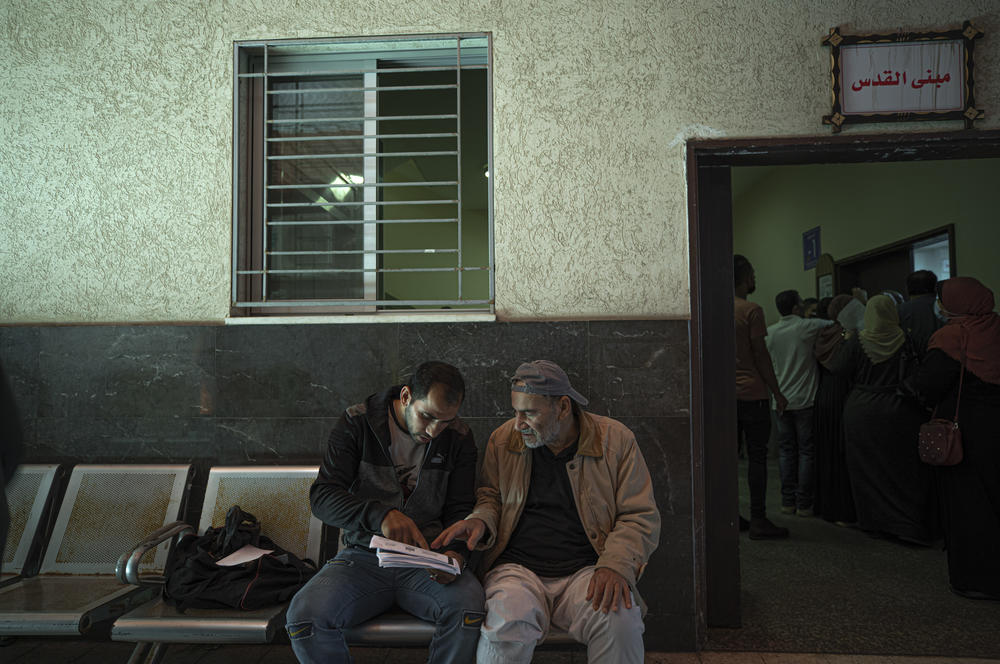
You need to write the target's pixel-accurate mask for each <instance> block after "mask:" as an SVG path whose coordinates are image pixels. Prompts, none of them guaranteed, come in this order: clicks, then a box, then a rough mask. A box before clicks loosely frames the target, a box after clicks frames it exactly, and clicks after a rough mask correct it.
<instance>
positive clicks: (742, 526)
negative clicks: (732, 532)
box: [740, 515, 750, 533]
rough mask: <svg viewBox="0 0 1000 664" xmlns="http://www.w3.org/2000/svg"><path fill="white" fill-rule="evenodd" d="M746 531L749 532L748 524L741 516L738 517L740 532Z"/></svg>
mask: <svg viewBox="0 0 1000 664" xmlns="http://www.w3.org/2000/svg"><path fill="white" fill-rule="evenodd" d="M747 530H750V522H749V521H747V520H746V519H744V518H743V516H742V515H740V532H741V533H742V532H745V531H747Z"/></svg>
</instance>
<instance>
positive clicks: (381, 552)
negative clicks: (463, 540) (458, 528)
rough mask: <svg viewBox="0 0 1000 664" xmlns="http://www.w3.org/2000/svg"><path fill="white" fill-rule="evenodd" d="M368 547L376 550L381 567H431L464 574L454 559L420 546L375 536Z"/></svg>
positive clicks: (450, 572)
mask: <svg viewBox="0 0 1000 664" xmlns="http://www.w3.org/2000/svg"><path fill="white" fill-rule="evenodd" d="M368 546H370V547H371V548H373V549H375V551H376V554H377V555H378V566H379V567H430V568H433V569H439V570H441V571H442V572H448V573H449V574H461V573H462V569H461V568H460V567H459V566H458V563H457V562H455V561H454V560H453V559H452V558H449V557H448V556H446V555H444V554H443V553H434V552H433V551H428V550H427V549H421V548H420V547H419V546H411V545H409V544H403V543H402V542H397V541H395V540H391V539H386V538H385V537H381V536H379V535H373V536H372V541H371V542H370V543H369V544H368Z"/></svg>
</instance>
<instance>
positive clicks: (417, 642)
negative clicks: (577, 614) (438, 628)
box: [344, 610, 580, 648]
mask: <svg viewBox="0 0 1000 664" xmlns="http://www.w3.org/2000/svg"><path fill="white" fill-rule="evenodd" d="M433 635H434V623H429V622H426V621H424V620H420V619H419V618H414V617H413V616H411V615H410V614H408V613H405V612H403V611H399V610H395V611H390V612H388V613H384V614H382V615H381V616H379V617H377V618H372V619H371V620H369V621H368V622H364V623H361V624H360V625H358V626H356V627H351V628H350V629H345V630H344V637H345V638H346V639H347V643H348V645H352V646H364V647H371V648H393V647H395V648H419V647H425V646H427V644H429V643H430V642H431V637H432V636H433ZM540 645H543V646H560V647H561V646H572V645H580V644H579V643H577V641H576V640H575V639H574V638H573V637H572V636H570V635H569V633H567V632H565V631H563V630H561V629H552V630H550V631H549V635H548V636H547V637H546V638H545V640H544V641H542V643H541V644H540Z"/></svg>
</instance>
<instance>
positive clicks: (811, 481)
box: [765, 290, 833, 516]
mask: <svg viewBox="0 0 1000 664" xmlns="http://www.w3.org/2000/svg"><path fill="white" fill-rule="evenodd" d="M774 303H775V305H776V306H777V307H778V313H780V314H781V320H779V321H778V322H777V323H775V324H774V325H770V326H768V328H767V337H765V338H766V340H767V349H768V351H769V352H770V353H771V359H772V360H773V362H774V373H775V375H776V376H777V377H778V386H779V387H780V388H781V393H782V394H783V395H784V396H785V398H786V399H788V405H787V406H786V407H785V409H784V411H778V468H779V472H780V474H781V511H782V512H783V513H785V514H798V515H799V516H812V515H813V499H814V496H815V478H816V467H815V465H814V461H815V450H814V445H813V443H814V436H813V402H815V400H816V390H817V388H818V387H819V370H818V368H817V365H816V358H815V356H814V355H813V346H814V345H815V343H816V336H817V335H818V334H819V331H820V330H821V329H823V328H824V327H826V326H827V325H832V324H833V321H829V320H823V319H821V318H803V317H802V311H803V306H802V298H801V297H799V294H798V291H794V290H786V291H782V292H780V293H778V295H777V297H775V298H774Z"/></svg>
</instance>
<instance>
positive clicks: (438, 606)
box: [286, 362, 484, 664]
mask: <svg viewBox="0 0 1000 664" xmlns="http://www.w3.org/2000/svg"><path fill="white" fill-rule="evenodd" d="M464 396H465V382H464V381H463V380H462V375H461V374H460V373H459V371H458V369H456V368H455V367H453V366H451V365H449V364H445V363H443V362H425V363H424V364H422V365H420V366H419V367H417V370H416V371H415V372H414V373H413V377H412V378H411V379H410V381H409V383H408V384H406V385H403V386H396V387H391V388H389V389H388V390H386V391H384V392H382V393H380V394H374V395H372V396H370V397H368V399H367V400H366V401H365V402H364V403H361V404H357V405H355V406H351V407H350V408H348V409H347V412H345V413H344V414H343V415H342V416H341V418H340V420H339V421H338V422H337V425H336V426H335V427H334V429H333V432H332V433H331V434H330V441H329V444H328V446H327V451H326V457H325V458H324V460H323V464H322V466H320V470H319V477H317V478H316V482H315V483H313V486H312V489H311V491H310V503H311V504H312V511H313V514H315V515H316V516H317V517H318V518H319V519H320V520H321V521H323V522H325V523H328V524H330V525H331V526H335V527H337V528H340V529H341V531H342V533H343V542H344V544H345V546H344V548H343V550H341V551H340V553H338V554H337V557H336V558H334V559H333V560H330V561H329V562H327V564H326V566H325V567H324V568H323V569H322V570H321V571H320V572H319V573H318V574H317V575H316V576H315V577H313V578H312V580H311V581H309V583H307V584H306V585H305V586H304V587H303V588H302V590H300V591H299V592H298V594H296V596H295V598H294V599H293V600H292V603H291V605H290V606H289V608H288V615H287V623H286V629H287V631H288V636H289V639H290V640H291V643H292V649H293V651H294V652H295V656H296V657H298V659H299V661H300V662H303V663H306V662H349V661H350V655H349V653H348V649H347V644H346V643H345V641H344V637H343V633H342V630H343V629H345V628H348V627H353V626H354V625H357V624H359V623H362V622H364V621H366V620H368V619H370V618H373V617H375V616H377V615H379V614H381V613H383V612H385V611H386V610H387V609H389V608H390V607H392V606H393V605H394V604H395V605H397V606H399V607H400V608H402V609H403V610H404V611H407V612H408V613H411V614H413V615H414V616H417V617H418V618H421V619H423V620H427V621H429V622H433V623H435V624H436V626H437V627H436V629H435V631H434V638H433V639H432V640H431V645H430V658H429V661H430V662H433V663H435V664H437V663H445V662H448V663H451V662H454V663H461V664H467V663H468V662H471V661H473V660H474V659H475V652H476V642H477V640H478V638H479V628H480V626H481V625H482V622H483V616H484V613H483V603H484V597H483V589H482V587H481V586H480V584H479V581H478V580H477V579H476V578H475V576H473V575H472V574H471V573H463V574H459V575H458V576H452V575H450V574H447V573H444V572H435V571H433V570H428V569H423V568H399V567H390V568H381V567H379V566H378V560H377V558H376V555H375V552H374V551H372V550H371V549H370V548H368V544H369V542H370V541H371V538H372V535H382V536H384V537H388V538H389V539H393V540H398V541H400V542H405V543H407V544H411V545H414V546H420V547H423V548H427V542H429V541H432V540H433V539H434V538H435V537H437V536H438V534H440V533H441V531H442V530H443V529H444V528H445V527H447V526H449V525H451V524H452V523H454V522H456V521H459V520H461V519H462V518H464V517H465V515H467V514H468V513H469V512H471V511H472V508H473V506H474V505H475V502H476V500H475V474H476V445H475V443H474V442H473V439H472V432H471V431H470V430H469V428H468V427H467V426H466V425H465V423H463V422H462V421H461V420H460V419H459V418H458V409H459V407H460V406H461V403H462V399H463V397H464ZM443 553H445V554H447V555H449V556H451V557H453V558H455V559H456V560H457V561H458V562H459V563H460V564H462V565H463V566H464V563H465V562H466V560H467V559H468V556H469V551H468V549H467V548H465V546H464V544H462V543H455V544H454V545H452V546H451V547H449V549H448V550H447V551H444V552H443Z"/></svg>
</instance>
